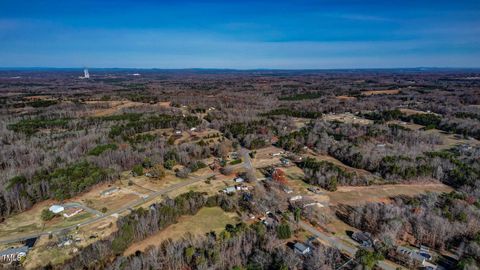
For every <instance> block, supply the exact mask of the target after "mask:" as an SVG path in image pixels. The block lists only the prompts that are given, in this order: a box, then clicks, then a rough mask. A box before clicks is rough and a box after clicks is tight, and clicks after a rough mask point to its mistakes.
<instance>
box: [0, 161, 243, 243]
mask: <svg viewBox="0 0 480 270" xmlns="http://www.w3.org/2000/svg"><path fill="white" fill-rule="evenodd" d="M238 166H242V164H238V165H236V166H231V167H238ZM214 175H218V173H213V174H211V175H208V176H206V177H189V178H188V180H185V181H182V182H180V183H177V184H174V185H171V186H169V187H167V188H164V189H162V190H159V191H155V192H153V193H151V194H149V195H148V196H147V197H145V198H140V199H138V200H135V201H132V202H130V203H129V204H127V205H124V206H123V207H121V208H119V209H116V210H115V211H112V212H108V213H105V214H104V213H101V212H98V211H96V210H94V209H91V208H88V207H86V206H84V205H82V204H80V203H66V204H65V205H67V204H68V205H70V206H72V207H81V208H82V209H85V211H89V212H92V213H93V214H95V215H96V216H95V217H94V218H91V219H89V220H86V221H83V222H80V223H78V224H75V225H71V226H68V227H63V228H58V229H54V230H50V231H41V232H36V233H30V234H24V235H16V236H12V237H5V238H2V239H0V244H8V243H15V242H19V241H24V240H26V239H29V238H35V237H39V236H42V235H48V234H56V233H60V232H63V231H69V230H72V229H75V228H77V227H82V226H86V225H89V224H92V223H95V222H97V221H99V220H101V219H104V218H107V217H109V216H112V215H115V214H120V213H123V212H124V211H127V210H132V209H133V208H134V207H136V206H139V205H142V204H144V203H147V202H149V201H152V200H154V199H155V198H157V197H159V196H161V195H164V194H166V193H169V192H171V191H174V190H176V189H179V188H182V187H185V186H188V185H191V184H194V183H197V182H200V181H205V180H206V179H207V178H209V177H211V176H214ZM87 209H88V210H87Z"/></svg>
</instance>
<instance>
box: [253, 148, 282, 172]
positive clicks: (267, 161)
mask: <svg viewBox="0 0 480 270" xmlns="http://www.w3.org/2000/svg"><path fill="white" fill-rule="evenodd" d="M256 151H257V153H256V154H255V158H254V159H252V165H253V166H254V167H256V168H262V167H267V166H271V165H274V164H279V163H280V158H281V157H282V156H281V155H276V156H273V154H278V153H281V152H282V153H283V152H285V151H284V150H283V149H282V148H278V147H275V146H269V147H265V148H261V149H258V150H256Z"/></svg>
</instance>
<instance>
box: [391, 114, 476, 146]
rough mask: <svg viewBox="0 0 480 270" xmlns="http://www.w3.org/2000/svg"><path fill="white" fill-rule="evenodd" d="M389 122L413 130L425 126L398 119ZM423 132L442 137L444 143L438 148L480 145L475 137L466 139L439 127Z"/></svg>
mask: <svg viewBox="0 0 480 270" xmlns="http://www.w3.org/2000/svg"><path fill="white" fill-rule="evenodd" d="M388 124H397V125H400V126H403V127H406V128H409V129H411V130H420V129H422V128H423V127H424V126H422V125H417V124H414V123H408V122H402V121H398V120H393V121H389V122H388ZM422 132H425V133H426V134H432V135H437V136H439V137H440V138H441V139H442V144H439V145H437V146H436V150H442V149H448V148H451V147H453V146H455V145H459V144H468V145H480V141H478V140H476V139H474V138H469V139H465V138H463V137H462V136H459V135H456V134H449V133H447V132H444V131H441V130H438V129H429V130H425V131H422Z"/></svg>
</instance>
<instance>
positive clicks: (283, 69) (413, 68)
mask: <svg viewBox="0 0 480 270" xmlns="http://www.w3.org/2000/svg"><path fill="white" fill-rule="evenodd" d="M85 68H87V69H92V70H95V69H96V70H102V69H103V70H106V69H119V70H225V71H322V70H323V71H328V70H399V69H410V70H422V69H424V70H429V69H430V70H434V69H436V70H440V69H443V70H476V69H480V66H479V67H449V66H443V67H441V66H417V67H343V68H228V67H224V68H222V67H185V68H164V67H88V66H82V67H48V66H45V67H44V66H31V67H28V66H17V67H8V66H5V67H2V66H0V70H1V71H8V70H12V71H13V70H49V69H50V70H52V69H56V70H62V69H64V70H67V69H68V70H83V69H85Z"/></svg>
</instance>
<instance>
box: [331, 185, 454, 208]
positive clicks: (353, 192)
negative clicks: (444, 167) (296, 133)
mask: <svg viewBox="0 0 480 270" xmlns="http://www.w3.org/2000/svg"><path fill="white" fill-rule="evenodd" d="M452 190H453V189H452V188H451V187H449V186H447V185H444V184H441V183H425V184H397V185H375V186H366V187H350V186H342V187H339V188H338V189H337V191H335V192H330V193H329V194H328V196H329V197H330V203H331V204H332V205H335V204H349V205H358V204H363V203H365V202H387V201H388V200H389V199H388V198H389V197H392V196H397V195H408V196H414V195H418V194H422V193H426V192H450V191H452Z"/></svg>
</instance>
